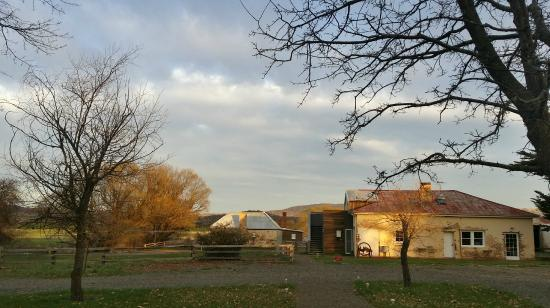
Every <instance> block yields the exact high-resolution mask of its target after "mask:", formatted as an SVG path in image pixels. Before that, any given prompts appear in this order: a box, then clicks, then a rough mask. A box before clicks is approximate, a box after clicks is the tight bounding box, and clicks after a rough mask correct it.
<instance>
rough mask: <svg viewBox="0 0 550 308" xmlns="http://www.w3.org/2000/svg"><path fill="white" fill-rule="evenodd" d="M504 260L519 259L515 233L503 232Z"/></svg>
mask: <svg viewBox="0 0 550 308" xmlns="http://www.w3.org/2000/svg"><path fill="white" fill-rule="evenodd" d="M504 245H505V247H506V260H519V245H518V234H517V233H505V234H504Z"/></svg>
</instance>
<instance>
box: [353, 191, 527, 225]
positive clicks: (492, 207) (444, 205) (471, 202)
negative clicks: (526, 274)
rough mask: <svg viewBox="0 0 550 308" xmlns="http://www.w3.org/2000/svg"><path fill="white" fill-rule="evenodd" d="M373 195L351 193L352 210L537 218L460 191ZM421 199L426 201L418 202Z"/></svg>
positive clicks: (401, 192) (362, 211)
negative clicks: (374, 196)
mask: <svg viewBox="0 0 550 308" xmlns="http://www.w3.org/2000/svg"><path fill="white" fill-rule="evenodd" d="M372 193H373V190H367V189H360V190H348V191H347V192H346V196H347V199H348V202H349V208H350V209H355V210H354V212H356V213H371V212H372V213H395V212H402V211H403V210H404V209H406V210H408V211H414V212H418V213H426V214H433V215H441V216H468V217H471V216H483V217H522V218H533V217H537V215H535V214H533V213H529V212H527V211H522V210H520V209H517V208H514V207H510V206H507V205H504V204H500V203H496V202H493V201H489V200H486V199H483V198H479V197H476V196H472V195H470V194H466V193H463V192H460V191H456V190H432V191H429V192H428V193H427V194H424V195H422V197H420V194H419V191H418V190H379V191H378V192H376V196H377V197H376V198H373V197H372ZM369 198H370V199H369ZM438 198H439V199H440V200H439V202H438ZM420 199H421V200H422V202H419V201H418V200H420ZM367 200H370V201H367ZM407 200H411V201H412V202H411V201H407ZM415 200H416V202H415ZM405 204H412V205H409V206H406V205H405Z"/></svg>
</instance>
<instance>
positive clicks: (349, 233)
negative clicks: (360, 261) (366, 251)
mask: <svg viewBox="0 0 550 308" xmlns="http://www.w3.org/2000/svg"><path fill="white" fill-rule="evenodd" d="M344 253H345V254H347V255H351V254H352V253H353V230H352V229H346V230H345V231H344Z"/></svg>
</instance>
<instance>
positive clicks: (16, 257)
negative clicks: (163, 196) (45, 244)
mask: <svg viewBox="0 0 550 308" xmlns="http://www.w3.org/2000/svg"><path fill="white" fill-rule="evenodd" d="M74 251H75V250H74V248H49V249H6V248H3V249H2V248H1V247H0V274H1V273H2V272H1V270H5V271H4V272H10V271H11V272H19V273H21V272H22V271H24V272H28V273H29V275H33V274H35V273H36V274H40V273H52V276H56V273H59V272H63V271H67V270H70V268H71V265H72V261H73V257H74ZM191 254H192V246H190V245H166V246H164V247H162V248H116V249H113V248H108V247H94V248H88V249H87V252H86V264H87V267H88V268H91V270H93V271H96V270H97V271H108V270H112V271H116V269H117V268H121V266H122V267H123V266H124V265H129V266H130V267H131V266H132V265H147V264H155V263H160V262H164V263H170V262H172V263H175V262H181V261H185V260H191ZM106 264H107V265H113V266H107V267H106V268H103V267H104V265H106Z"/></svg>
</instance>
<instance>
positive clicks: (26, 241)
mask: <svg viewBox="0 0 550 308" xmlns="http://www.w3.org/2000/svg"><path fill="white" fill-rule="evenodd" d="M13 233H14V236H15V239H14V240H13V241H11V242H9V243H7V244H6V245H5V246H4V247H5V248H11V249H16V248H52V247H55V248H59V247H70V246H71V243H72V239H71V238H70V237H69V236H68V235H67V234H59V233H57V232H56V231H55V230H50V229H15V230H14V231H13Z"/></svg>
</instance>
